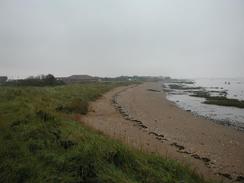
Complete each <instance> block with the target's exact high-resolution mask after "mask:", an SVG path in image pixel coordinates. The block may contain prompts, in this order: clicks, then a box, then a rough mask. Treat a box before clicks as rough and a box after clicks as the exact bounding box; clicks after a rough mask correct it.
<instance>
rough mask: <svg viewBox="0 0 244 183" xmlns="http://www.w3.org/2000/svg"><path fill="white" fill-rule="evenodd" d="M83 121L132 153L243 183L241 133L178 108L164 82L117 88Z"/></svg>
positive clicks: (93, 106) (242, 138) (102, 98)
mask: <svg viewBox="0 0 244 183" xmlns="http://www.w3.org/2000/svg"><path fill="white" fill-rule="evenodd" d="M81 121H82V122H83V123H85V124H87V125H89V126H91V127H92V128H95V129H97V130H99V131H102V132H103V133H104V134H107V135H109V136H111V137H113V138H116V139H119V140H121V141H122V142H124V143H127V144H129V145H131V146H133V147H135V148H139V149H141V150H143V151H146V152H150V153H158V154H161V155H163V156H167V157H169V158H171V159H176V160H178V161H180V162H181V163H183V164H186V165H190V166H191V167H192V168H193V169H195V170H196V171H197V172H198V173H200V174H202V175H203V176H205V177H206V178H211V179H218V180H223V181H224V182H244V132H241V131H237V130H235V129H233V128H230V127H226V126H223V125H220V124H216V123H214V122H213V121H209V120H207V119H205V118H202V117H197V116H194V115H193V114H192V113H191V112H187V111H184V110H182V109H180V108H178V107H177V106H176V105H175V104H174V103H172V102H170V101H168V100H167V99H166V94H165V93H164V92H163V91H162V83H160V82H147V83H144V84H140V85H133V86H127V87H119V88H116V89H114V90H112V91H110V92H108V93H106V94H105V95H104V96H103V97H101V98H100V99H99V100H97V101H95V102H93V103H91V105H90V112H89V113H88V115H86V116H83V117H82V118H81Z"/></svg>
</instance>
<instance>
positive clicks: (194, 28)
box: [0, 0, 244, 78]
mask: <svg viewBox="0 0 244 183" xmlns="http://www.w3.org/2000/svg"><path fill="white" fill-rule="evenodd" d="M243 68H244V1H243V0H201V1H200V0H197V1H196V0H184V1H182V0H168V1H166V0H165V1H164V0H103V1H101V0H72V1H68V0H52V1H49V0H21V1H20V0H0V75H8V76H9V77H25V76H28V75H37V74H46V73H53V74H55V75H56V76H68V75H71V74H90V75H96V76H119V75H170V76H172V77H184V78H189V77H244V72H243Z"/></svg>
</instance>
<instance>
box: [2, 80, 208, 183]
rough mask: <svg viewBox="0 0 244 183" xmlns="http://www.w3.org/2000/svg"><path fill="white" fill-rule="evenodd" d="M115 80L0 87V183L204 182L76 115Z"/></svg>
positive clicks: (81, 112)
mask: <svg viewBox="0 0 244 183" xmlns="http://www.w3.org/2000/svg"><path fill="white" fill-rule="evenodd" d="M124 84H125V83H124ZM126 84H127V83H126ZM119 85H123V83H100V84H99V83H96V84H89V83H87V84H77V85H61V86H44V87H31V86H24V87H23V86H22V87H21V86H17V87H16V86H1V87H0V145H1V148H0V161H1V164H0V182H11V183H15V182H35V183H38V182H65V183H66V182H67V183H81V182H88V183H89V182H109V183H111V182H114V183H118V182H125V183H129V182H133V183H135V182H153V183H157V182H160V183H161V182H168V183H173V182H198V183H201V182H206V181H205V180H204V179H203V178H202V177H200V176H198V175H197V174H196V173H194V171H192V170H191V169H190V168H189V167H185V166H182V165H180V164H179V163H178V162H176V161H174V160H169V159H167V158H162V157H159V156H157V155H152V154H146V153H143V152H140V151H138V150H135V149H132V148H130V147H127V146H126V145H123V144H121V143H120V142H118V141H115V140H113V139H110V138H109V137H107V136H105V135H103V134H101V133H99V132H97V131H95V130H92V129H90V128H88V127H86V126H84V125H82V124H81V123H80V122H79V121H78V120H75V116H77V115H80V114H86V113H87V112H88V103H89V102H90V101H94V100H95V99H97V98H98V97H100V96H101V95H102V94H103V93H104V92H106V91H108V90H110V89H112V88H114V87H116V86H119Z"/></svg>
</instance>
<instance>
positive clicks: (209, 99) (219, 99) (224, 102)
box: [191, 91, 244, 108]
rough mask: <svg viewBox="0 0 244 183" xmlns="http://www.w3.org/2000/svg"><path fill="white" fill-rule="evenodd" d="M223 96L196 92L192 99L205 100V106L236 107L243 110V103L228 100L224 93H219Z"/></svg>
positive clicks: (236, 100)
mask: <svg viewBox="0 0 244 183" xmlns="http://www.w3.org/2000/svg"><path fill="white" fill-rule="evenodd" d="M220 94H222V95H224V96H211V95H210V92H208V91H197V92H194V94H193V95H191V96H193V97H202V98H205V99H206V101H204V103H205V104H212V105H219V106H230V107H238V108H244V101H241V100H238V99H230V98H227V97H226V93H225V92H222V93H220Z"/></svg>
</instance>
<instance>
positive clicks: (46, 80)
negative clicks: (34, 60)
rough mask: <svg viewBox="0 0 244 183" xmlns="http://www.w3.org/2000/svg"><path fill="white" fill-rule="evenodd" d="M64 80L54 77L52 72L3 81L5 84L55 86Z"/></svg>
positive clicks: (61, 83)
mask: <svg viewBox="0 0 244 183" xmlns="http://www.w3.org/2000/svg"><path fill="white" fill-rule="evenodd" d="M63 84H64V82H63V81H61V80H58V79H57V78H55V77H54V76H53V75H52V74H48V75H40V76H35V77H34V76H31V77H28V78H26V79H19V80H10V81H8V82H6V83H4V85H5V86H57V85H63Z"/></svg>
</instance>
